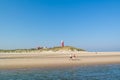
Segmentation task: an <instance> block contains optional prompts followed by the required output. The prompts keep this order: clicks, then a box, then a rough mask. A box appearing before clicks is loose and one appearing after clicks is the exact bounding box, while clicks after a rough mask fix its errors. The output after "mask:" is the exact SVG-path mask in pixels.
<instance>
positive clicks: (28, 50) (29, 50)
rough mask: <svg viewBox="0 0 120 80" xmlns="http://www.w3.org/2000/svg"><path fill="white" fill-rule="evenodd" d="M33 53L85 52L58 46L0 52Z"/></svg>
mask: <svg viewBox="0 0 120 80" xmlns="http://www.w3.org/2000/svg"><path fill="white" fill-rule="evenodd" d="M34 51H39V52H41V51H55V52H56V51H85V50H83V49H79V48H75V47H72V46H64V47H61V46H58V47H53V48H41V49H36V48H32V49H15V50H0V53H22V52H23V53H24V52H26V53H27V52H34Z"/></svg>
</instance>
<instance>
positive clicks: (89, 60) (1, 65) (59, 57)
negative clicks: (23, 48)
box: [0, 52, 120, 69]
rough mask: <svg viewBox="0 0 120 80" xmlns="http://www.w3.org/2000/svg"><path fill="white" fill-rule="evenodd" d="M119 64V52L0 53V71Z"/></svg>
mask: <svg viewBox="0 0 120 80" xmlns="http://www.w3.org/2000/svg"><path fill="white" fill-rule="evenodd" d="M70 54H75V55H76V58H74V59H70V58H69V57H70ZM119 63H120V52H39V53H0V69H15V68H55V67H70V66H83V65H93V64H119Z"/></svg>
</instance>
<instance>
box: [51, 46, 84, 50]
mask: <svg viewBox="0 0 120 80" xmlns="http://www.w3.org/2000/svg"><path fill="white" fill-rule="evenodd" d="M51 50H52V51H85V50H83V49H79V48H75V47H72V46H65V47H59V46H58V47H53V48H51Z"/></svg>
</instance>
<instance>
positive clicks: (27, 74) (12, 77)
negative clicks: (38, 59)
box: [0, 64, 120, 80]
mask: <svg viewBox="0 0 120 80" xmlns="http://www.w3.org/2000/svg"><path fill="white" fill-rule="evenodd" d="M0 80H120V65H119V64H113V65H93V66H79V67H69V68H56V69H17V70H0Z"/></svg>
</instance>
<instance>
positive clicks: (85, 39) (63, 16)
mask: <svg viewBox="0 0 120 80" xmlns="http://www.w3.org/2000/svg"><path fill="white" fill-rule="evenodd" d="M119 4H120V1H119V0H0V49H17V48H34V47H37V46H47V47H53V46H59V45H60V41H61V40H64V41H65V45H70V46H75V47H79V48H83V49H86V50H88V51H120V5H119Z"/></svg>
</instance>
